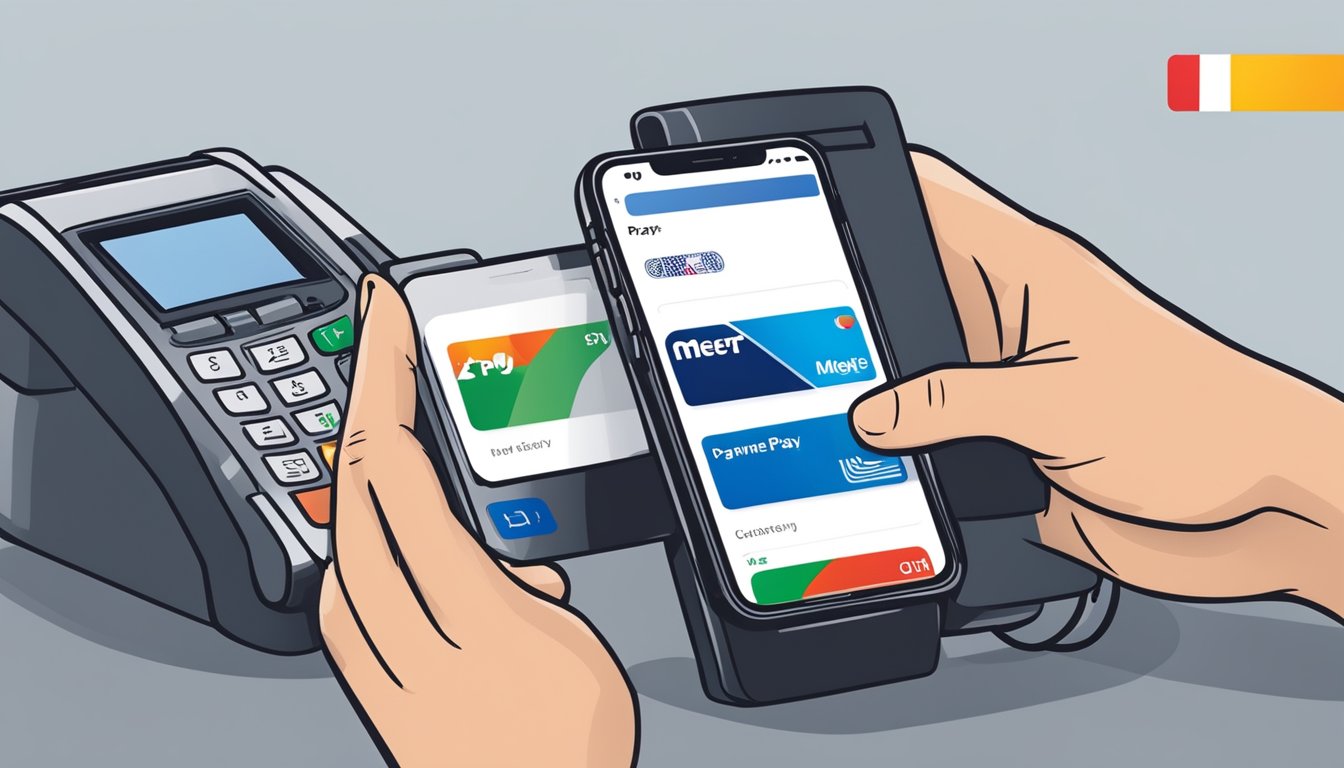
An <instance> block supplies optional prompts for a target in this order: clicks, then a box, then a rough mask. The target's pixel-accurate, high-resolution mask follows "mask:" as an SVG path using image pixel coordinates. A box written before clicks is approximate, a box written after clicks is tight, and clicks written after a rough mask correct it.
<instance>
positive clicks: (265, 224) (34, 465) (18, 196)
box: [0, 150, 389, 653]
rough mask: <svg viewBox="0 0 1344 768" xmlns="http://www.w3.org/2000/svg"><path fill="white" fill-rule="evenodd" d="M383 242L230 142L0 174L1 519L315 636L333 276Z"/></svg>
mask: <svg viewBox="0 0 1344 768" xmlns="http://www.w3.org/2000/svg"><path fill="white" fill-rule="evenodd" d="M388 259H389V256H388V255H387V253H386V252H385V251H384V250H383V249H382V248H381V247H380V246H379V245H378V243H377V242H376V241H375V240H374V239H373V238H372V237H370V236H369V235H368V234H366V233H365V232H364V231H363V230H362V229H360V227H359V226H358V225H356V224H355V223H354V222H353V221H351V220H350V219H349V218H348V217H347V216H345V215H344V214H343V213H342V212H341V211H340V210H339V209H337V208H336V207H335V206H334V205H333V204H332V203H330V202H329V201H328V200H326V199H325V198H324V197H323V196H322V195H321V194H320V193H318V192H317V191H316V190H314V189H312V188H311V187H309V186H308V185H307V184H306V183H305V182H303V181H302V180H301V179H300V178H299V177H298V176H296V175H294V174H292V173H290V172H288V171H285V170H284V169H281V168H274V167H272V168H262V167H260V166H258V165H257V164H256V163H254V162H253V161H252V160H250V159H249V158H247V157H246V156H244V155H242V154H241V153H239V152H236V151H232V150H214V151H205V152H198V153H196V154H194V155H191V156H189V157H185V158H181V159H177V160H171V161H167V162H161V163H155V164H152V165H146V166H140V167H136V168H130V169H125V170H121V171H114V172H111V173H105V174H99V175H95V176H88V177H84V178H80V179H75V180H71V181H66V182H58V183H54V184H46V185H41V186H35V187H29V188H25V189H17V190H12V191H10V192H6V193H2V194H0V535H2V536H3V537H4V538H5V539H8V540H10V541H12V542H15V543H17V544H19V545H21V546H24V547H27V548H29V549H33V550H36V551H38V552H40V553H43V554H45V555H47V556H49V557H51V558H54V559H56V560H58V561H61V562H63V563H65V564H67V565H70V566H72V567H74V568H77V569H79V570H81V571H84V572H86V573H88V574H91V575H93V576H95V577H96V578H99V579H101V580H103V581H106V582H109V583H111V584H114V585H116V586H118V587H121V588H123V589H126V590H128V591H130V592H133V593H136V594H138V595H140V596H143V597H145V598H147V599H149V600H151V601H154V602H156V603H159V604H161V605H164V606H166V607H169V608H171V609H173V610H176V611H179V612H181V613H184V614H187V615H189V616H192V617H195V618H197V619H200V620H202V621H206V622H208V623H210V624H213V625H214V626H216V627H218V628H219V629H220V630H221V631H222V632H224V633H225V634H227V635H229V636H231V637H233V638H235V639H237V640H239V641H241V642H243V643H246V644H248V645H252V646H254V647H257V648H261V649H265V650H269V651H274V652H282V653H297V652H304V651H308V650H311V649H313V648H315V647H316V646H317V644H318V639H319V638H318V635H317V631H316V622H315V621H313V620H312V611H311V606H312V605H313V604H314V603H315V596H316V588H317V586H318V584H319V582H320V576H321V565H322V563H323V562H324V561H325V560H326V559H327V557H328V552H329V542H328V532H327V528H326V526H327V525H328V522H329V516H330V484H331V477H332V476H331V467H330V464H331V461H332V457H333V456H334V453H335V443H334V440H335V439H336V435H337V432H338V429H339V427H340V423H341V409H342V407H343V405H344V403H345V400H346V388H347V380H348V379H349V376H350V364H351V346H352V343H353V341H354V332H353V327H352V313H353V312H354V309H355V301H356V291H355V280H357V278H358V275H360V274H361V273H363V272H365V271H368V270H371V269H375V268H377V266H378V265H379V264H381V263H382V262H385V261H387V260H388Z"/></svg>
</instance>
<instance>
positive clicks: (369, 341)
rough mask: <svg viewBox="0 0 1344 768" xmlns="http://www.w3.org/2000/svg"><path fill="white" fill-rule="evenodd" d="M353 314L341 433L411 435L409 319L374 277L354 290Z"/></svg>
mask: <svg viewBox="0 0 1344 768" xmlns="http://www.w3.org/2000/svg"><path fill="white" fill-rule="evenodd" d="M375 307H376V311H375ZM359 312H360V320H359V328H358V337H359V343H358V345H357V346H356V351H355V366H354V370H355V375H354V381H353V382H352V383H351V385H350V406H349V409H348V412H347V414H346V425H345V426H346V431H347V432H348V433H349V434H351V435H354V434H357V433H362V434H375V435H383V434H387V433H389V432H394V431H396V430H397V429H401V428H405V429H411V428H413V427H414V426H415V399H416V397H415V364H416V363H415V359H416V357H415V356H416V349H415V333H414V329H413V328H412V326H411V320H410V313H409V312H408V310H407V309H406V305H405V303H404V302H403V301H402V300H401V296H400V295H399V294H398V293H397V291H396V289H395V288H393V287H392V285H391V284H390V283H388V282H387V281H386V280H384V279H382V278H381V277H378V276H377V275H368V276H366V277H365V278H364V279H363V280H362V281H361V282H360V284H359Z"/></svg>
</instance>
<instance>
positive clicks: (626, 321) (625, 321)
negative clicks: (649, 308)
mask: <svg viewBox="0 0 1344 768" xmlns="http://www.w3.org/2000/svg"><path fill="white" fill-rule="evenodd" d="M616 314H618V315H620V316H621V326H622V327H621V328H619V329H617V330H618V331H623V332H624V333H623V334H622V335H623V336H624V337H625V338H626V339H627V343H626V344H625V348H626V349H628V350H629V351H630V357H632V358H635V359H638V358H640V357H642V355H641V354H640V352H639V324H638V323H636V322H635V314H634V312H632V311H630V305H629V304H627V303H626V301H625V297H624V296H617V297H616Z"/></svg>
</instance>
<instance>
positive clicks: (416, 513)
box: [336, 276, 520, 642]
mask: <svg viewBox="0 0 1344 768" xmlns="http://www.w3.org/2000/svg"><path fill="white" fill-rule="evenodd" d="M361 312H362V316H361V321H360V330H359V342H358V347H357V352H356V359H355V376H354V381H353V384H352V387H351V395H350V413H349V419H348V422H347V425H348V428H349V433H348V435H349V436H348V438H347V439H346V440H345V441H344V442H343V443H342V447H341V450H342V452H343V453H342V455H341V457H340V468H339V471H338V476H337V484H338V486H339V489H338V492H337V494H338V500H339V499H340V497H341V496H342V495H344V496H346V497H348V498H352V499H353V500H355V501H356V502H358V503H357V504H355V506H354V508H355V509H357V510H359V512H360V514H355V515H352V517H353V519H352V520H347V521H342V519H341V518H342V517H343V516H345V515H343V512H344V510H342V509H340V508H339V502H338V511H337V518H336V519H337V523H336V525H337V542H338V547H342V546H345V547H348V546H350V545H349V544H348V543H342V541H343V540H344V539H347V538H354V537H365V538H367V537H370V536H375V535H376V536H377V537H378V538H381V539H384V540H385V546H384V549H385V550H387V551H389V552H391V553H392V554H395V555H396V556H397V557H398V558H399V564H400V567H401V569H402V570H404V571H405V573H406V574H407V575H408V576H409V577H410V579H411V582H412V584H413V585H414V587H415V593H414V594H415V596H416V598H417V599H418V600H419V601H422V602H423V604H424V608H425V609H427V611H428V617H429V619H430V620H431V624H432V626H433V629H434V630H435V631H437V632H438V633H439V634H440V635H442V636H443V637H444V639H448V640H450V641H451V642H458V640H459V639H460V638H458V637H457V633H459V632H461V631H463V627H469V626H471V625H472V624H474V623H479V619H480V617H481V616H482V615H483V614H487V613H488V612H489V611H491V610H498V609H499V608H500V603H501V600H502V598H503V597H505V596H508V595H510V594H513V593H518V592H520V590H519V588H518V586H517V585H516V584H515V583H514V582H513V581H511V580H510V579H509V578H508V577H507V576H506V575H505V574H504V572H503V570H502V569H501V567H500V566H499V564H498V563H497V562H496V561H495V559H494V558H493V557H491V556H490V555H488V554H487V553H486V552H485V550H484V549H483V548H482V547H481V545H480V543H479V542H478V541H477V540H476V539H475V538H473V537H472V535H471V534H470V533H469V532H468V531H467V530H466V529H465V528H464V527H463V526H462V524H461V523H460V522H459V521H458V519H457V518H456V517H455V516H454V515H453V512H452V510H451V509H450V508H449V506H448V501H447V499H446V498H445V496H444V492H443V487H442V485H441V484H440V482H439V478H438V474H437V473H436V471H435V469H434V466H433V464H432V463H431V462H430V460H429V457H428V456H427V455H426V454H425V451H424V448H423V446H421V445H420V443H419V441H418V440H417V439H416V438H415V435H414V433H413V425H414V420H415V401H416V365H417V352H416V342H415V329H414V325H413V324H412V321H411V316H410V312H409V310H408V309H407V307H406V304H405V302H404V301H403V300H402V298H401V296H400V294H398V293H397V292H396V290H395V289H394V288H393V287H392V286H391V284H389V283H387V282H386V281H385V280H383V279H381V278H379V277H374V276H370V277H367V278H365V280H364V281H363V283H362V284H361ZM347 523H348V524H347ZM343 526H345V528H344V530H343V528H342V527H343ZM347 533H348V534H349V535H348V536H347V535H346V534H347ZM361 540H363V539H361ZM348 580H349V581H352V582H353V581H354V580H355V576H354V575H351V576H349V577H348ZM348 589H349V591H350V594H351V597H352V598H353V599H354V602H355V606H356V608H357V609H358V610H359V611H361V614H362V612H363V611H364V599H363V598H364V595H363V594H362V593H361V591H360V587H359V586H358V585H356V584H354V583H351V584H349V585H348ZM378 639H379V638H377V637H375V640H378Z"/></svg>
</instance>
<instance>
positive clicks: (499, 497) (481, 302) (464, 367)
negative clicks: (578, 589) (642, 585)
mask: <svg viewBox="0 0 1344 768" xmlns="http://www.w3.org/2000/svg"><path fill="white" fill-rule="evenodd" d="M387 272H388V276H389V278H390V279H391V280H392V282H393V283H395V284H396V285H397V286H398V288H399V289H400V290H401V291H402V293H403V294H404V295H405V297H406V300H407V304H408V306H409V307H410V311H411V316H412V319H413V321H414V323H415V326H416V329H417V331H418V333H419V340H420V350H419V351H420V356H419V363H420V364H419V368H418V379H419V382H418V385H419V396H420V397H419V408H418V410H419V411H420V413H419V414H418V415H417V420H416V421H417V423H416V431H417V434H419V435H420V437H421V439H422V442H424V443H425V444H426V446H427V448H429V449H431V454H432V457H433V458H434V459H435V463H436V464H437V465H438V467H439V469H440V474H441V475H443V480H444V481H445V482H444V485H445V488H447V489H449V491H450V492H451V493H452V495H453V496H454V497H455V498H454V499H452V501H453V502H454V503H453V506H454V508H455V510H456V511H457V512H458V513H459V515H460V516H461V517H462V518H463V519H464V521H465V522H467V523H468V524H469V525H470V526H471V527H472V528H473V529H474V530H475V531H476V532H477V534H478V536H479V538H481V539H482V541H483V542H484V543H485V544H487V545H488V546H490V547H491V548H492V549H494V550H495V551H496V552H498V553H499V554H501V555H503V556H505V557H507V558H509V559H511V560H515V561H531V560H549V559H554V558H559V557H566V556H569V555H577V554H587V553H590V552H599V551H603V550H608V549H615V548H618V547H625V546H631V545H635V544H642V543H645V542H649V541H656V540H658V539H660V538H662V537H664V536H666V535H667V534H668V533H669V532H670V531H671V530H673V528H674V523H673V520H674V516H673V513H672V511H671V505H670V502H669V499H668V495H667V492H666V485H665V483H664V482H663V480H662V475H661V472H660V470H659V468H658V464H657V462H656V460H655V459H654V458H653V457H652V456H651V455H650V454H649V450H648V439H647V436H646V434H645V430H644V423H643V420H642V419H641V418H640V415H639V411H638V410H637V408H636V406H635V400H634V396H633V395H632V393H631V390H630V384H629V380H628V378H627V376H626V373H625V369H624V367H623V365H622V363H621V360H620V357H619V356H618V354H617V352H616V349H615V347H614V345H613V341H612V332H611V323H610V321H609V320H608V318H607V312H606V309H605V307H604V306H603V303H602V298H601V295H600V294H599V292H598V288H597V282H596V280H595V278H594V275H593V270H592V265H591V262H590V261H589V258H588V255H587V253H586V252H585V251H584V249H583V248H582V247H581V246H571V247H567V248H559V249H549V250H545V251H538V252H532V253H524V254H518V255H514V256H506V257H502V258H495V259H489V260H481V259H480V258H478V257H477V256H476V255H475V254H474V253H472V252H469V251H457V252H449V253H441V254H431V255H429V256H425V257H419V258H413V259H406V260H402V261H398V262H395V263H393V264H392V265H391V266H390V267H388V269H387Z"/></svg>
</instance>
